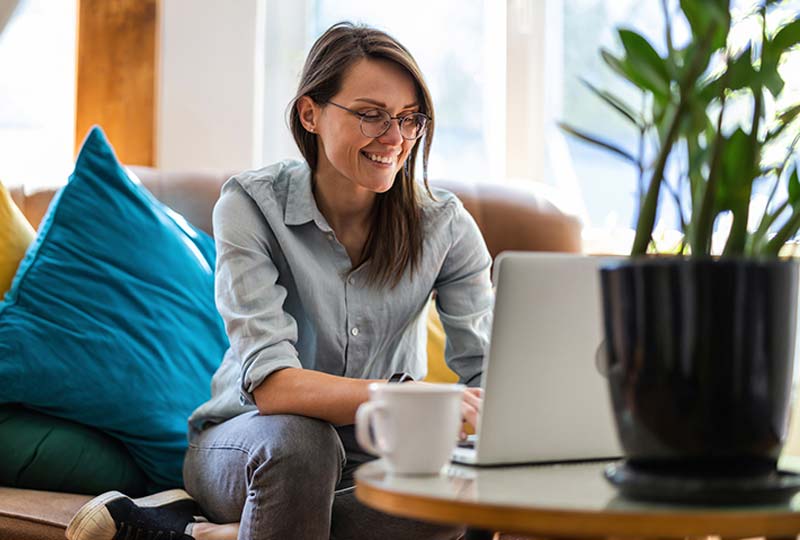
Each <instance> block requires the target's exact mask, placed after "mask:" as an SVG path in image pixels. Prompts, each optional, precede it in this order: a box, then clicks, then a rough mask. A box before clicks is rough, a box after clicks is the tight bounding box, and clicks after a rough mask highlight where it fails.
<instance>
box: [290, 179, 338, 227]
mask: <svg viewBox="0 0 800 540" xmlns="http://www.w3.org/2000/svg"><path fill="white" fill-rule="evenodd" d="M309 221H313V222H314V223H315V224H316V226H317V227H319V228H320V229H322V230H323V231H324V232H330V231H331V230H332V229H331V227H330V225H328V220H326V219H325V216H323V215H322V212H320V211H319V207H317V201H316V199H314V192H313V189H312V180H311V169H310V168H309V167H303V168H302V170H301V171H300V172H299V173H298V174H293V175H292V176H291V178H290V180H289V190H288V192H287V195H286V210H285V211H284V214H283V222H284V223H285V224H286V225H304V224H306V223H308V222H309Z"/></svg>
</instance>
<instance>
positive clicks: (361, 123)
mask: <svg viewBox="0 0 800 540" xmlns="http://www.w3.org/2000/svg"><path fill="white" fill-rule="evenodd" d="M326 103H328V104H329V105H333V106H334V107H338V108H340V109H342V110H343V111H347V112H349V113H350V114H352V115H353V116H357V117H358V119H359V122H358V128H359V129H360V130H361V134H362V135H364V137H369V138H370V139H377V138H378V137H383V136H384V135H386V132H387V131H389V128H390V127H391V126H392V120H397V127H398V129H399V130H400V136H401V137H403V139H405V140H407V141H416V140H417V139H419V138H421V137H422V136H423V135H425V132H426V131H428V122H430V121H431V117H430V116H428V115H427V114H425V113H421V112H413V113H409V114H405V115H403V116H392V115H391V114H389V111H387V110H385V109H381V108H379V107H373V108H371V109H370V111H381V112H383V113H386V115H387V116H388V117H389V123H388V124H387V125H386V127H385V128H384V129H383V131H382V132H381V133H379V134H378V135H375V136H372V135H369V134H367V133H366V132H365V131H364V118H365V117H366V116H367V113H362V112H358V111H354V110H353V109H351V108H349V107H345V106H344V105H339V104H338V103H334V102H333V101H327V102H326ZM412 116H415V117H417V118H418V117H420V116H421V117H422V118H424V119H425V124H424V125H423V126H422V128H421V129H420V130H419V133H418V134H417V136H416V137H406V136H405V135H403V122H405V121H406V119H408V118H411V117H412Z"/></svg>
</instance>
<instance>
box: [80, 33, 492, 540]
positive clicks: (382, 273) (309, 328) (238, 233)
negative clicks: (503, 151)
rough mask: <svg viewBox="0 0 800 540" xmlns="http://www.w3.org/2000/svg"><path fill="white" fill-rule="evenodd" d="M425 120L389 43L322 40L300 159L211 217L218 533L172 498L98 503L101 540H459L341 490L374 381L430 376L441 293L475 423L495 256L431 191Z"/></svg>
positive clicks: (453, 202) (299, 108)
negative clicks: (433, 323)
mask: <svg viewBox="0 0 800 540" xmlns="http://www.w3.org/2000/svg"><path fill="white" fill-rule="evenodd" d="M433 118H434V113H433V105H432V103H431V98H430V94H429V92H428V89H427V87H426V85H425V82H424V80H423V78H422V74H421V72H420V70H419V68H418V67H417V64H416V62H415V61H414V59H413V58H412V57H411V55H410V53H409V52H408V51H407V50H406V49H405V48H404V47H403V46H402V45H400V44H399V43H398V42H397V41H395V40H394V39H393V38H391V37H390V36H388V35H386V34H385V33H383V32H380V31H377V30H374V29H371V28H368V27H363V26H354V25H352V24H349V23H342V24H337V25H334V26H333V27H331V28H330V29H329V30H327V31H326V32H325V33H324V34H323V35H322V36H321V37H320V38H319V39H318V40H317V42H316V43H315V44H314V46H313V48H312V49H311V51H310V53H309V56H308V59H307V61H306V64H305V67H304V70H303V73H302V78H301V82H300V86H299V89H298V92H297V96H296V98H295V99H294V100H293V102H292V105H291V112H290V127H291V130H292V134H293V136H294V138H295V141H296V142H297V145H298V147H299V148H300V152H301V153H302V155H303V157H304V158H305V160H304V161H291V160H289V161H283V162H280V163H277V164H275V165H272V166H269V167H266V168H263V169H260V170H257V171H250V172H245V173H242V174H240V175H237V176H235V177H233V178H231V179H230V180H229V181H228V182H227V183H226V184H225V185H224V186H223V188H222V193H221V196H220V199H219V201H218V203H217V205H216V207H215V209H214V233H215V240H216V245H217V266H216V300H217V307H218V308H219V310H220V313H221V315H222V317H223V319H224V320H225V324H226V330H227V333H228V336H229V338H230V349H229V350H228V352H227V354H226V356H225V359H224V361H223V363H222V365H221V366H220V368H219V370H218V371H217V373H216V374H215V376H214V379H213V381H212V398H211V400H210V401H209V402H207V403H205V404H204V405H202V406H201V407H199V408H198V409H197V410H196V411H195V412H194V413H193V414H192V417H191V418H190V420H189V422H190V426H191V427H190V431H191V433H190V446H189V450H188V453H187V456H186V461H185V464H184V481H185V484H186V489H187V491H188V492H189V493H190V494H191V496H192V497H193V498H194V500H195V501H196V502H197V503H198V504H199V506H200V508H202V511H203V513H204V515H205V516H206V517H207V518H208V519H209V520H210V521H211V522H213V523H205V522H202V521H197V518H196V516H194V515H193V514H194V513H196V510H194V509H193V508H192V503H191V500H190V499H188V498H187V496H186V495H183V492H169V493H168V494H160V495H157V496H152V497H151V498H147V499H145V500H140V501H136V502H134V501H131V500H130V499H128V498H126V497H122V496H121V495H120V496H119V497H111V500H109V498H106V499H105V500H104V501H102V504H100V505H99V506H100V509H101V510H102V509H103V508H104V509H105V510H104V511H103V514H104V515H106V514H107V518H106V522H107V526H108V530H109V531H110V532H111V533H112V534H113V533H116V534H117V537H119V538H125V535H126V534H127V535H129V536H130V537H132V538H134V537H136V536H135V535H136V533H139V534H140V535H141V536H142V537H143V538H148V536H146V535H147V534H151V535H152V536H153V537H154V538H155V537H156V536H155V535H156V533H159V532H160V533H161V534H162V536H164V537H169V535H168V534H166V533H168V532H170V531H171V532H173V533H176V534H178V536H177V537H181V535H184V534H189V535H191V537H194V538H196V539H197V540H201V539H205V538H236V537H237V535H238V538H240V539H259V540H261V539H267V538H280V539H287V538H309V539H315V538H328V537H329V536H330V537H332V538H453V537H456V536H458V534H459V532H460V531H458V530H457V529H453V528H446V527H441V526H435V525H429V524H424V523H420V522H415V521H411V520H406V519H400V518H396V517H392V516H388V515H385V514H382V513H379V512H376V511H373V510H370V509H369V508H367V507H365V506H363V505H361V504H360V503H359V502H358V501H357V500H356V499H355V496H354V493H353V489H352V485H353V480H352V473H353V470H354V469H355V468H356V467H357V466H358V465H359V464H361V463H363V462H365V461H367V460H369V459H373V457H372V456H369V455H367V454H365V453H364V452H363V451H362V450H361V449H360V448H359V446H358V444H357V443H356V442H355V440H354V436H353V427H352V424H353V422H354V417H355V412H356V409H357V408H358V406H359V405H360V404H362V403H363V402H365V401H366V400H367V399H368V390H367V387H368V385H369V383H370V382H374V381H385V380H387V379H389V378H390V377H392V378H394V379H398V378H405V376H409V375H410V376H411V377H413V378H414V379H420V378H422V377H424V375H425V372H426V358H425V353H424V351H425V336H426V332H425V320H424V319H425V317H424V316H423V315H424V313H425V307H426V305H427V303H428V301H429V298H430V296H431V293H432V292H433V291H436V293H437V296H436V298H437V301H436V304H437V309H438V310H439V313H440V318H441V320H442V323H443V325H444V328H445V331H446V333H447V337H448V347H447V352H446V357H447V362H448V365H449V366H450V367H451V368H452V369H453V370H454V371H456V373H458V375H459V378H460V382H462V383H465V384H467V385H468V386H470V387H471V388H469V389H468V391H467V392H466V393H465V396H464V400H463V404H462V413H463V416H464V418H465V419H466V421H467V422H468V423H470V424H472V425H475V424H476V420H477V414H478V411H479V410H480V405H481V398H480V391H479V390H478V388H476V387H478V386H479V385H480V376H481V366H482V355H483V352H484V350H485V347H486V344H487V340H488V331H489V326H490V317H491V304H492V292H491V285H490V281H489V267H490V264H491V258H490V256H489V254H488V251H487V249H486V246H485V244H484V241H483V239H482V236H481V234H480V232H479V230H478V228H477V226H476V225H475V222H474V221H473V220H472V218H471V217H470V216H469V214H468V213H467V212H466V211H465V210H464V208H463V206H462V205H461V203H460V202H459V201H458V199H456V198H455V197H454V196H453V195H452V194H450V193H448V192H445V191H441V190H438V191H436V192H435V193H433V192H431V190H430V189H429V188H428V185H427V161H428V155H429V152H430V146H431V140H432V137H433V125H434V122H433ZM420 146H422V171H423V180H424V186H425V187H424V189H422V188H421V187H420V185H419V183H418V182H416V180H415V171H416V163H417V157H418V154H419V150H420ZM411 384H416V383H411ZM137 502H138V505H137V504H136V503H137ZM112 520H113V524H112ZM215 523H229V524H230V525H216V524H215ZM231 523H232V524H231ZM109 536H110V535H109ZM99 537H102V536H99ZM86 538H88V536H87V537H86ZM73 540H76V539H73ZM77 540H83V539H82V538H81V539H77Z"/></svg>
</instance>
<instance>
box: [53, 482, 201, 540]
mask: <svg viewBox="0 0 800 540" xmlns="http://www.w3.org/2000/svg"><path fill="white" fill-rule="evenodd" d="M199 514H200V511H199V508H198V506H197V503H196V502H195V501H194V499H192V497H191V496H190V495H189V494H188V493H186V492H185V491H183V490H182V489H173V490H170V491H164V492H161V493H155V494H153V495H149V496H147V497H142V498H140V499H131V498H130V497H127V496H125V495H123V494H122V493H120V492H119V491H109V492H108V493H103V494H102V495H98V496H97V497H95V498H94V499H92V500H91V501H89V502H88V503H86V504H84V505H83V506H82V507H81V509H80V510H78V512H77V513H76V514H75V516H73V518H72V519H71V520H70V522H69V525H67V534H66V536H67V538H68V540H128V539H136V540H194V539H193V538H192V537H191V536H189V535H188V534H186V532H185V531H186V526H187V525H188V524H189V523H194V522H195V521H197V517H196V516H198V515H199Z"/></svg>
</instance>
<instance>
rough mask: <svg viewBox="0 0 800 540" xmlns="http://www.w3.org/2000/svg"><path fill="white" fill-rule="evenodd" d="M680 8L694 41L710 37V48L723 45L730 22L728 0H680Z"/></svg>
mask: <svg viewBox="0 0 800 540" xmlns="http://www.w3.org/2000/svg"><path fill="white" fill-rule="evenodd" d="M681 9H682V10H683V13H684V15H686V19H687V20H688V21H689V26H691V28H692V35H693V36H694V40H695V41H698V42H699V41H702V40H703V39H707V38H710V39H711V42H710V45H711V47H710V50H711V51H715V50H717V49H721V48H722V47H724V46H725V42H726V41H727V39H728V30H729V29H730V24H731V15H730V5H729V2H728V0H681Z"/></svg>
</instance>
